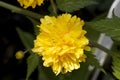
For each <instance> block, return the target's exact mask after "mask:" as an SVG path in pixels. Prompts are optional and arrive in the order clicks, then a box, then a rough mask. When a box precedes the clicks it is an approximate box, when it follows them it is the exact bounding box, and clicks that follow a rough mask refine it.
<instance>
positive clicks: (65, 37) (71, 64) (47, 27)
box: [32, 14, 90, 75]
mask: <svg viewBox="0 0 120 80" xmlns="http://www.w3.org/2000/svg"><path fill="white" fill-rule="evenodd" d="M40 21H41V25H40V26H38V27H39V28H40V33H39V34H38V35H37V38H36V40H35V41H34V48H33V49H32V51H33V52H36V53H37V54H38V55H40V56H43V57H42V59H43V60H44V63H43V65H44V66H46V67H52V69H53V72H54V73H55V74H56V75H58V74H59V73H60V72H61V73H67V72H71V71H72V70H74V69H78V68H80V62H85V58H86V55H85V54H84V49H85V50H86V49H88V50H90V48H89V47H88V46H87V45H88V44H89V40H88V39H87V38H86V37H85V36H84V35H85V34H86V31H85V30H83V29H82V27H83V25H84V21H83V20H81V19H80V18H77V17H76V16H73V17H72V16H71V15H70V14H62V15H60V16H58V17H57V18H56V17H50V16H45V18H42V19H40Z"/></svg>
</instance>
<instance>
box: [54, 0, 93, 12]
mask: <svg viewBox="0 0 120 80" xmlns="http://www.w3.org/2000/svg"><path fill="white" fill-rule="evenodd" d="M56 3H57V7H58V8H59V9H60V10H61V11H65V12H73V11H76V10H79V9H80V8H84V7H86V6H88V5H91V4H95V2H94V1H93V0H56Z"/></svg>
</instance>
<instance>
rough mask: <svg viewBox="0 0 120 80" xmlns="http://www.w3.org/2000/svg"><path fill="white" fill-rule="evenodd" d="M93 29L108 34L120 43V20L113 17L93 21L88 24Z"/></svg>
mask: <svg viewBox="0 0 120 80" xmlns="http://www.w3.org/2000/svg"><path fill="white" fill-rule="evenodd" d="M86 24H87V25H89V26H91V27H92V28H93V29H95V30H97V31H100V32H101V33H106V34H107V35H108V36H110V37H112V38H113V39H114V40H116V41H120V18H117V17H113V18H111V19H109V18H106V19H102V20H99V21H93V22H89V23H86Z"/></svg>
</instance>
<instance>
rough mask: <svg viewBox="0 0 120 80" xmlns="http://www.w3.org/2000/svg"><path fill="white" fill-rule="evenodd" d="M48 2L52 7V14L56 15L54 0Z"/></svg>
mask: <svg viewBox="0 0 120 80" xmlns="http://www.w3.org/2000/svg"><path fill="white" fill-rule="evenodd" d="M50 2H51V5H52V8H53V12H54V14H56V15H57V8H56V5H55V3H54V0H50Z"/></svg>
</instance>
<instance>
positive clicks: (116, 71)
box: [112, 56, 120, 79]
mask: <svg viewBox="0 0 120 80" xmlns="http://www.w3.org/2000/svg"><path fill="white" fill-rule="evenodd" d="M112 64H113V66H112V69H113V75H114V76H115V77H116V78H117V79H120V56H114V57H113V62H112Z"/></svg>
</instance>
